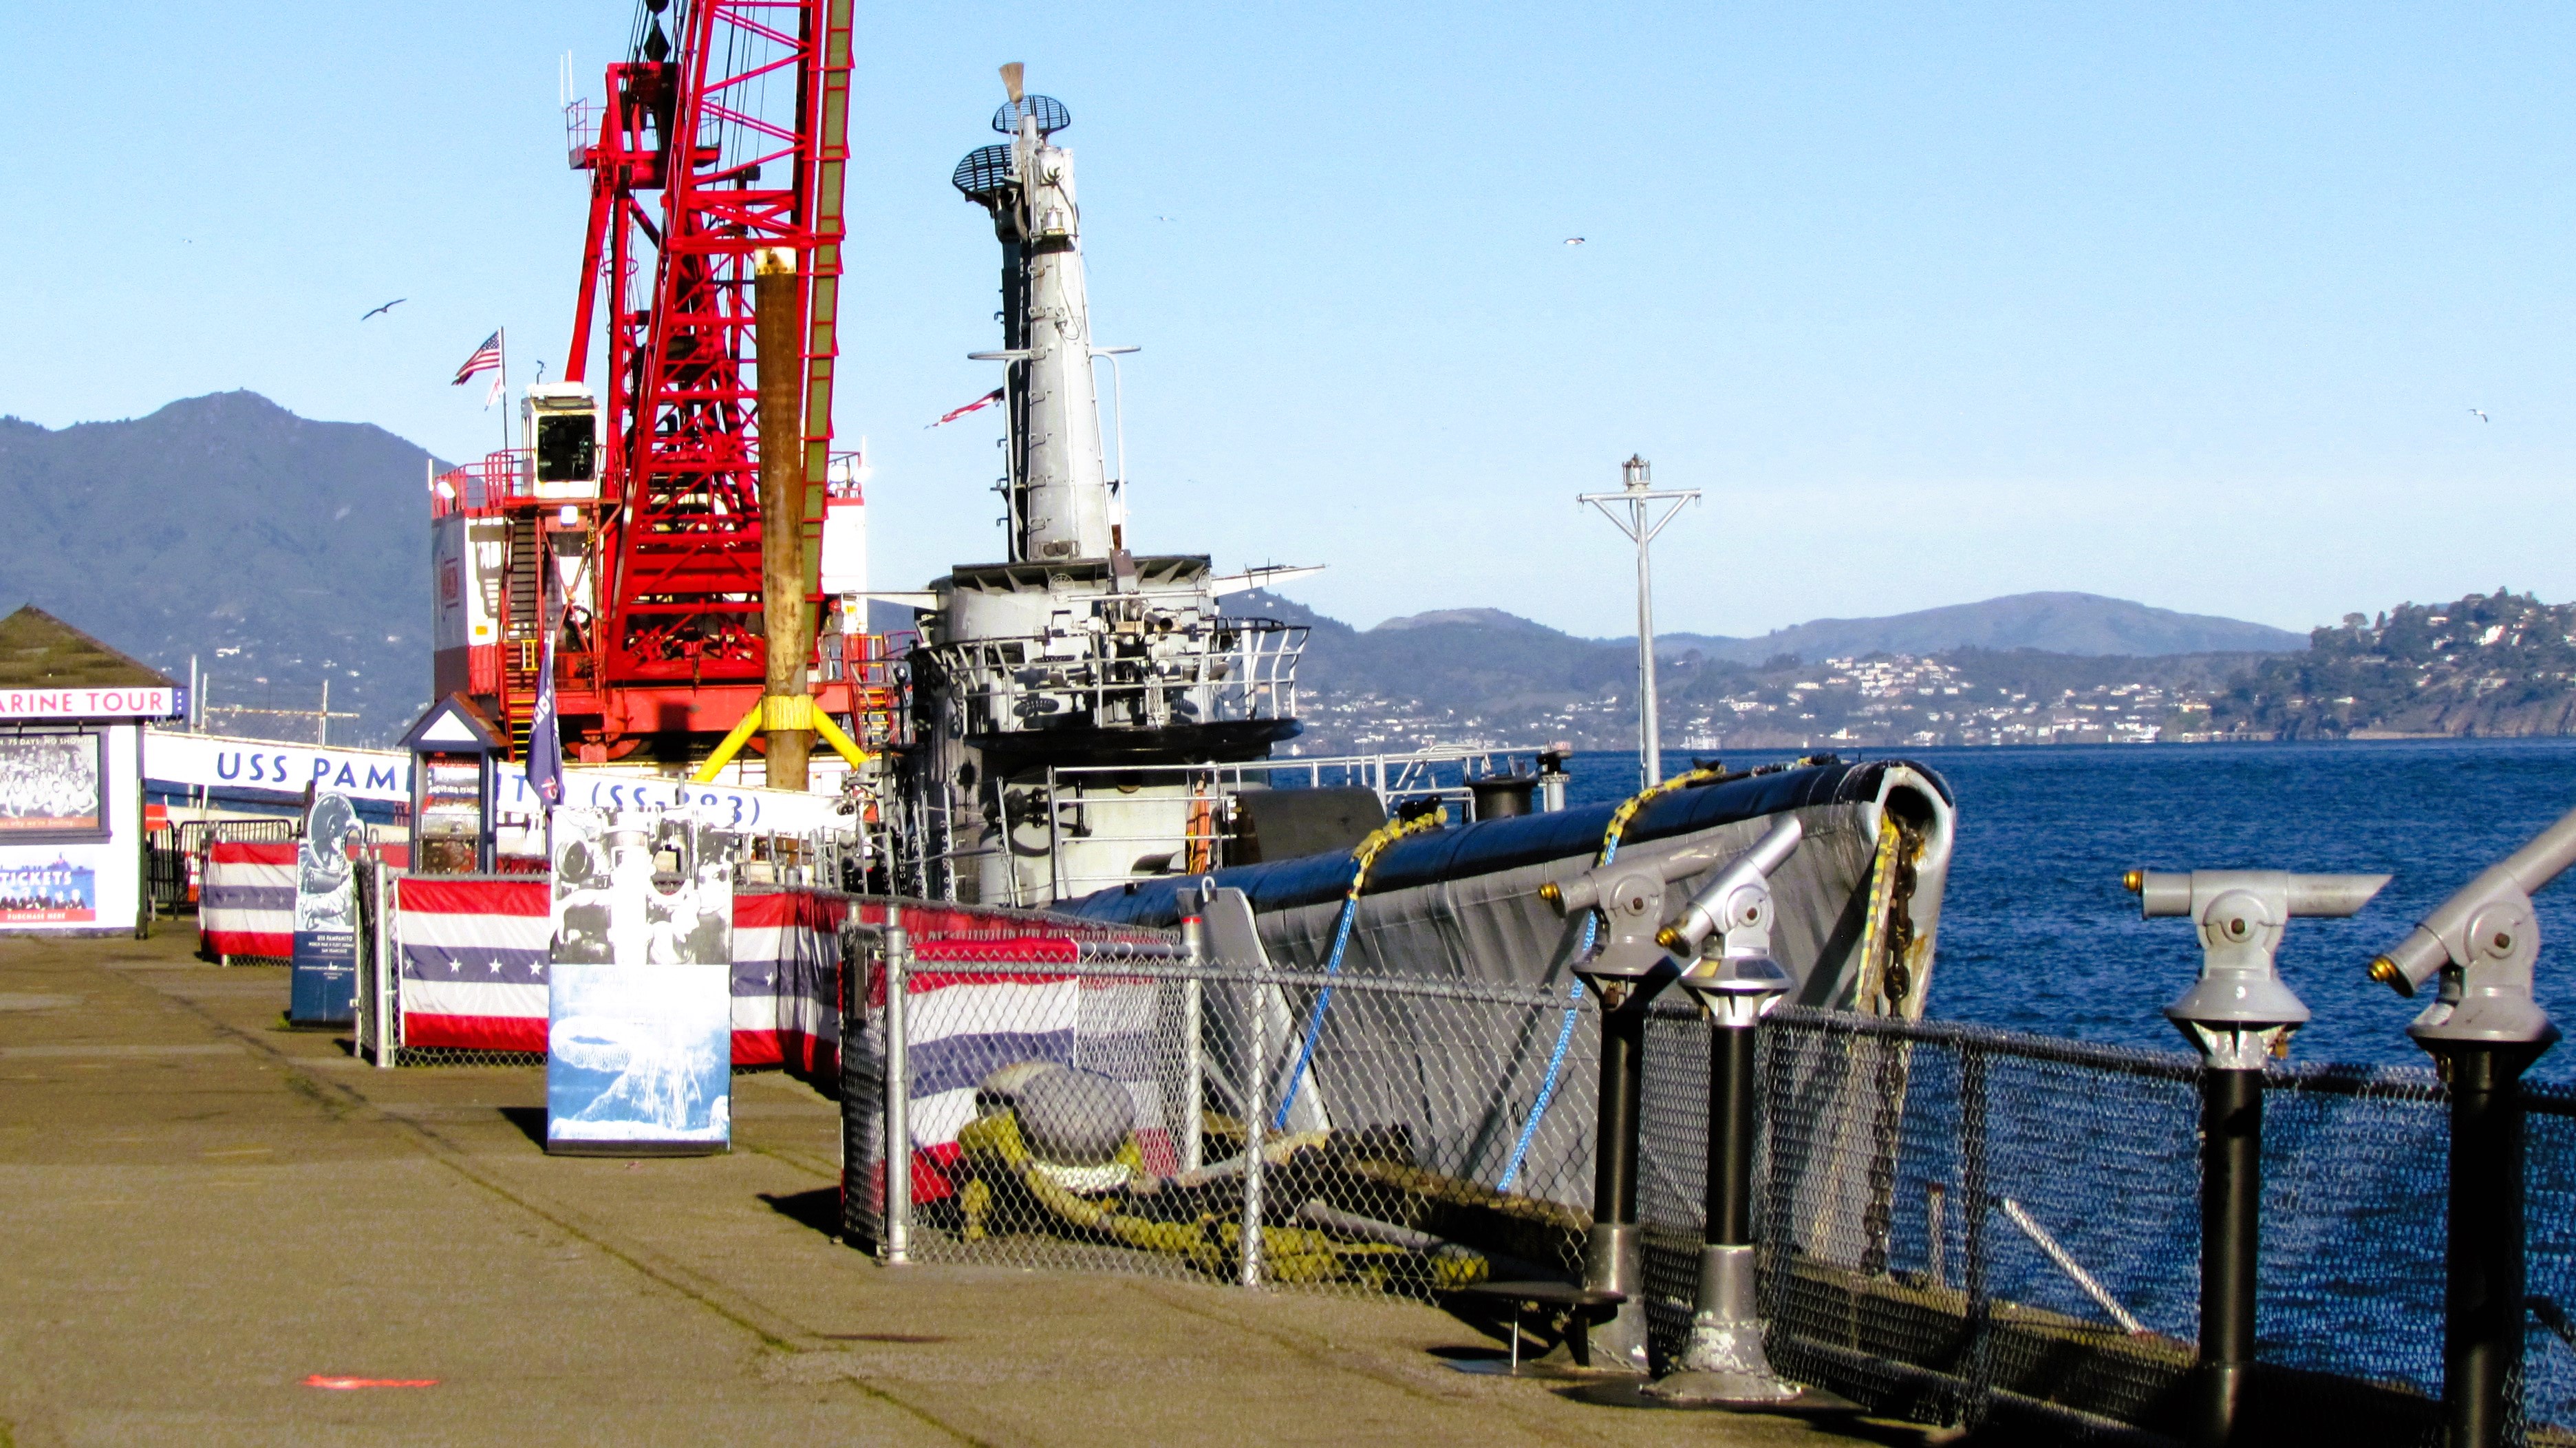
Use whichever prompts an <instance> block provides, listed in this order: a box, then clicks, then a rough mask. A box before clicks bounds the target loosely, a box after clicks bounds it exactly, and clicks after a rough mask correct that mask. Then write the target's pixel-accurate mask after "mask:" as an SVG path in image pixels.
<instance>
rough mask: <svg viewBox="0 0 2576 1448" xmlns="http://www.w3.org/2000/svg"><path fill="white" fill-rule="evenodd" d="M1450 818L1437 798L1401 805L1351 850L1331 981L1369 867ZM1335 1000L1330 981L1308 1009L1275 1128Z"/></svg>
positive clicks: (1284, 1118)
mask: <svg viewBox="0 0 2576 1448" xmlns="http://www.w3.org/2000/svg"><path fill="white" fill-rule="evenodd" d="M1448 822H1449V807H1448V806H1447V805H1445V804H1440V803H1438V802H1437V801H1433V802H1431V807H1430V808H1428V809H1424V810H1420V811H1419V812H1416V813H1407V812H1406V811H1405V810H1404V809H1403V808H1399V809H1398V810H1397V812H1396V817H1395V818H1394V819H1391V820H1388V821H1387V822H1386V823H1385V824H1382V825H1380V826H1378V827H1377V828H1376V829H1374V830H1371V831H1369V834H1368V838H1366V839H1364V840H1361V841H1360V842H1359V844H1358V846H1357V847H1356V848H1354V849H1353V850H1352V851H1351V858H1352V859H1353V860H1355V861H1357V862H1358V865H1359V868H1357V869H1355V870H1353V871H1351V888H1350V889H1348V890H1346V891H1344V892H1343V893H1342V911H1341V918H1340V920H1339V921H1337V922H1336V923H1335V924H1334V926H1333V953H1332V954H1331V955H1329V956H1327V957H1325V960H1324V977H1325V979H1326V980H1327V981H1328V982H1329V981H1330V980H1331V978H1332V977H1334V976H1337V975H1339V974H1341V973H1342V952H1343V951H1344V950H1346V949H1348V948H1349V947H1350V943H1351V921H1352V919H1353V918H1354V917H1355V916H1357V915H1358V914H1359V906H1360V891H1361V889H1363V888H1364V887H1366V886H1367V884H1368V877H1369V869H1370V867H1371V866H1374V865H1375V864H1376V863H1377V857H1378V856H1379V855H1382V854H1384V853H1386V851H1387V849H1388V847H1390V846H1392V845H1393V844H1395V842H1396V841H1398V840H1401V839H1403V838H1405V837H1406V836H1407V835H1418V834H1421V833H1422V832H1423V831H1425V830H1436V829H1438V828H1440V827H1441V826H1442V825H1445V824H1447V823H1448ZM1332 1003H1333V988H1332V986H1331V985H1330V984H1327V985H1326V986H1325V987H1324V988H1323V990H1322V991H1321V992H1320V993H1318V994H1317V995H1316V997H1315V1004H1314V1006H1313V1008H1312V1009H1310V1010H1308V1011H1307V1012H1306V1039H1305V1040H1304V1042H1303V1043H1301V1044H1300V1045H1299V1046H1298V1047H1297V1064H1296V1066H1295V1067H1293V1068H1292V1069H1291V1070H1290V1071H1289V1072H1288V1084H1287V1086H1286V1087H1285V1088H1284V1089H1283V1090H1282V1091H1281V1092H1280V1095H1279V1111H1278V1114H1277V1115H1275V1116H1273V1117H1272V1118H1271V1120H1270V1129H1271V1130H1273V1131H1284V1130H1286V1129H1287V1126H1288V1108H1289V1107H1291V1106H1294V1105H1296V1104H1297V1090H1298V1088H1299V1087H1301V1086H1303V1085H1304V1084H1305V1081H1306V1063H1307V1062H1309V1061H1311V1060H1313V1059H1314V1055H1315V1041H1316V1038H1317V1037H1319V1036H1321V1035H1322V1034H1323V1033H1324V1008H1325V1007H1327V1006H1329V1005H1331V1004H1332Z"/></svg>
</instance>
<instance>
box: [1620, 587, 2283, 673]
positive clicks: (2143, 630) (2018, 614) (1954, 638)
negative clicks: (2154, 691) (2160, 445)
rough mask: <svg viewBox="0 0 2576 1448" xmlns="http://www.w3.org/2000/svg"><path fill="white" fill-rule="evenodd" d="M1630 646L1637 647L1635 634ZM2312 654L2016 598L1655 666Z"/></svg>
mask: <svg viewBox="0 0 2576 1448" xmlns="http://www.w3.org/2000/svg"><path fill="white" fill-rule="evenodd" d="M1614 642H1615V641H1614ZM1626 643H1627V645H1628V647H1630V648H1635V647H1636V637H1635V635H1633V634H1632V635H1630V636H1629V637H1628V639H1627V640H1626ZM2306 646H2307V639H2306V638H2304V637H2303V636H2301V635H2299V634H2295V633H2292V632H2290V631H2289V630H2288V629H2278V628H2273V627H2271V626H2269V625H2267V624H2259V623H2246V622H2244V621H2243V620H2241V619H2233V618H2216V617H2212V616H2211V615H2208V614H2200V613H2177V612H2175V611H2174V610H2172V609H2169V608H2151V607H2149V606H2147V605H2146V604H2143V603H2131V602H2129V601H2128V600H2126V599H2120V598H2103V597H2101V596H2100V595H2098V594H2091V593H2016V594H2011V595H2008V596H2006V597H2003V598H1989V599H1987V600H1985V601H1984V602H1982V603H1961V604H1953V605H1950V606H1949V607H1946V608H1927V609H1924V610H1922V611H1920V612H1917V613H1900V614H1894V615H1891V616H1889V617H1886V618H1820V619H1814V620H1811V621H1810V622H1807V623H1802V624H1793V625H1791V626H1790V627H1788V628H1783V629H1774V630H1772V631H1771V632H1769V633H1767V634H1764V635H1762V636H1761V637H1760V638H1750V639H1739V638H1727V637H1724V636H1721V635H1708V634H1668V635H1660V636H1658V637H1657V638H1656V640H1655V652H1656V654H1657V656H1658V657H1661V656H1663V655H1665V654H1668V653H1669V654H1679V653H1683V652H1686V651H1688V650H1690V649H1698V650H1700V651H1701V652H1702V653H1705V654H1707V655H1708V656H1709V657H1710V658H1715V659H1727V660H1731V661H1733V662H1735V663H1739V664H1758V663H1762V662H1764V661H1766V660H1768V659H1772V658H1776V657H1778V656H1779V655H1781V654H1789V655H1792V656H1794V657H1796V658H1798V659H1799V660H1801V661H1803V662H1806V663H1814V662H1816V661H1818V660H1820V659H1831V658H1860V657H1864V656H1866V655H1869V654H1877V653H1888V654H1912V655H1915V656H1917V657H1922V656H1926V655H1930V654H1940V653H1947V652H1949V651H1950V650H1952V649H1987V650H1992V651H1995V652H1999V653H2000V652H2009V651H2011V650H2014V649H2034V650H2037V651H2039V652H2041V653H2052V654H2084V655H2121V654H2125V655H2130V656H2134V657H2140V658H2148V657H2157V656H2161V655H2167V654H2219V653H2289V652H2292V651H2295V650H2298V649H2302V648H2305V647H2306Z"/></svg>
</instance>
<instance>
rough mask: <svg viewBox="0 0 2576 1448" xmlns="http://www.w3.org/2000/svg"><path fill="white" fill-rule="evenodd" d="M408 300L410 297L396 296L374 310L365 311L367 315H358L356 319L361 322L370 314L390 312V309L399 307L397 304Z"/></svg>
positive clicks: (399, 304)
mask: <svg viewBox="0 0 2576 1448" xmlns="http://www.w3.org/2000/svg"><path fill="white" fill-rule="evenodd" d="M410 300H411V298H409V297H396V298H394V299H393V300H392V301H390V302H387V303H385V304H384V305H383V306H381V307H378V308H376V310H375V311H373V312H369V313H367V316H366V317H360V318H359V319H358V320H359V321H361V322H363V321H365V320H367V317H372V316H375V315H377V314H378V313H382V312H390V311H392V310H393V309H394V308H396V307H399V306H401V305H402V304H403V303H405V302H408V301H410Z"/></svg>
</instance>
